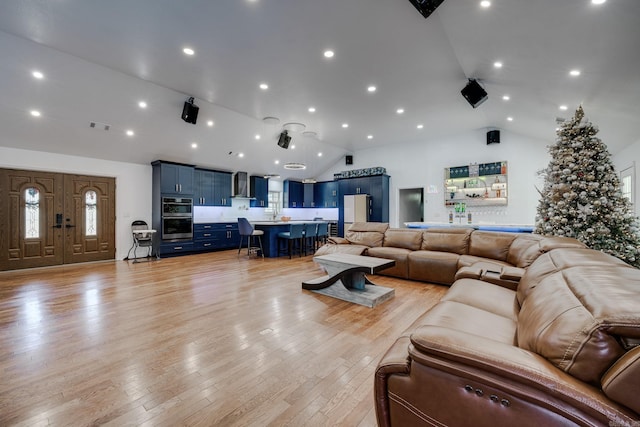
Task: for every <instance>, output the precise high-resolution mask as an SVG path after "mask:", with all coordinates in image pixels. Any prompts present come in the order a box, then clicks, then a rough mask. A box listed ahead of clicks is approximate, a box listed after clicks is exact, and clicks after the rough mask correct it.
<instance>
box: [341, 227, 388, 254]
mask: <svg viewBox="0 0 640 427" xmlns="http://www.w3.org/2000/svg"><path fill="white" fill-rule="evenodd" d="M388 228H389V224H388V223H386V222H354V223H353V224H351V227H349V229H348V230H347V232H346V233H345V234H344V237H345V238H346V239H347V240H348V241H349V243H352V244H355V245H364V246H368V247H370V248H375V247H378V246H382V242H383V240H384V233H385V231H387V229H388Z"/></svg>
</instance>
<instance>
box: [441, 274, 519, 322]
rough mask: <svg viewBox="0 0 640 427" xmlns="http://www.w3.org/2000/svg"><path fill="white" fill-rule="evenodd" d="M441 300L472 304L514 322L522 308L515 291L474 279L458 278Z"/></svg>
mask: <svg viewBox="0 0 640 427" xmlns="http://www.w3.org/2000/svg"><path fill="white" fill-rule="evenodd" d="M441 301H456V302H459V303H462V304H466V305H471V306H473V307H476V308H479V309H482V310H484V311H488V312H491V313H493V314H497V315H498V316H502V317H506V318H507V319H510V320H512V321H514V322H515V321H517V319H518V311H519V309H520V307H519V306H518V304H517V300H516V293H515V291H512V290H510V289H507V288H503V287H502V286H495V285H493V284H491V283H487V282H483V281H480V280H474V279H460V280H456V282H455V283H454V284H453V285H451V288H450V289H449V290H448V291H447V293H446V294H445V296H444V297H442V299H441Z"/></svg>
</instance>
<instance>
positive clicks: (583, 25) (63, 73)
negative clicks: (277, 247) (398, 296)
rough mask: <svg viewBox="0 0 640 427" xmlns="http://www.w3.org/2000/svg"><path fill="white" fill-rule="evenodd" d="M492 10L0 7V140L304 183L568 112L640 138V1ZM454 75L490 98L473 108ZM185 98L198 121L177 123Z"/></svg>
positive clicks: (115, 4) (196, 4)
mask: <svg viewBox="0 0 640 427" xmlns="http://www.w3.org/2000/svg"><path fill="white" fill-rule="evenodd" d="M491 3H492V4H491V5H490V6H489V7H487V8H485V7H482V6H481V5H480V1H479V0H445V1H444V3H442V5H441V6H440V7H439V8H438V9H437V10H436V11H435V12H434V13H433V14H432V15H431V16H430V17H429V18H427V19H424V18H423V17H422V16H421V15H420V14H419V13H418V11H416V9H415V8H414V7H413V6H412V5H411V3H410V2H409V1H407V0H321V1H319V0H316V1H311V0H253V1H252V0H220V1H218V0H216V1H210V0H188V1H174V0H109V1H87V0H55V1H41V0H37V1H36V0H3V1H2V2H0V58H1V60H0V77H1V78H0V91H1V92H0V93H2V96H0V128H1V129H2V131H1V132H0V146H8V147H16V148H24V149H30V150H39V151H47V152H56V153H63V154H72V155H79V156H86V157H94V158H99V159H109V160H118V161H126V162H134V163H142V164H148V163H149V162H151V161H152V160H156V159H164V160H171V161H178V162H185V163H191V164H196V165H200V166H205V167H212V168H218V169H223V170H230V171H235V170H245V171H249V172H251V173H259V174H281V175H283V177H299V178H304V177H314V176H316V175H318V174H320V173H322V172H323V171H325V170H326V169H327V168H328V167H330V166H331V165H333V164H334V163H336V162H337V161H339V160H340V159H341V158H342V157H343V156H344V155H345V154H348V153H352V152H354V151H356V150H361V149H366V148H367V147H376V146H381V145H397V146H401V145H404V144H408V143H419V142H424V143H431V144H437V140H438V138H440V137H442V136H450V135H456V134H460V135H465V134H467V135H468V134H469V132H473V131H484V130H488V129H505V130H509V131H511V132H513V133H517V134H522V135H526V136H529V137H533V138H537V139H540V140H541V141H549V142H551V141H553V139H554V137H555V128H556V126H557V125H556V119H557V118H558V117H560V118H563V117H568V116H570V115H571V114H572V111H574V110H575V108H576V107H577V106H578V105H580V104H582V105H583V106H584V108H585V111H586V114H587V116H588V117H589V118H590V119H591V120H592V121H593V122H594V123H595V124H597V125H598V126H599V127H600V130H601V132H600V137H601V138H602V139H603V141H604V142H605V143H607V144H608V146H609V148H610V150H611V151H612V152H616V151H618V150H620V149H621V148H622V147H624V146H626V145H628V144H631V143H634V142H638V141H640V137H639V136H638V130H637V128H638V117H639V116H640V106H639V105H640V102H639V101H640V77H639V76H640V73H639V72H638V70H640V55H638V48H637V46H638V45H640V25H638V24H639V23H640V2H639V1H637V0H609V1H607V2H605V3H604V4H600V5H596V4H593V3H592V1H591V0H562V1H558V0H536V1H525V0H520V1H514V0H508V1H507V0H492V1H491ZM185 47H188V48H191V49H193V51H194V54H193V55H186V54H185V53H183V49H184V48H185ZM327 50H332V51H333V52H334V56H333V57H332V58H326V57H325V56H324V52H325V51H327ZM496 62H500V63H501V64H502V67H500V68H498V67H496V66H495V63H496ZM36 70H37V71H40V72H41V73H42V74H43V78H41V79H37V78H34V77H33V75H32V72H33V71H36ZM572 70H577V71H579V72H580V74H579V75H578V76H572V75H570V71H572ZM468 78H475V79H478V80H479V81H480V83H481V85H482V86H483V87H484V88H485V89H486V91H487V92H488V94H489V99H488V100H487V101H486V102H485V103H483V104H482V105H480V106H478V107H477V108H475V109H474V108H472V107H471V106H470V105H469V104H468V103H467V102H466V101H465V100H464V98H463V97H462V96H461V95H460V90H461V89H462V88H463V87H464V86H465V84H466V83H467V79H468ZM261 83H266V84H267V85H268V89H266V90H263V89H260V87H259V85H260V84H261ZM370 86H375V88H376V90H375V91H370V90H369V87H370ZM505 95H507V96H508V97H509V100H503V96H505ZM189 97H194V98H195V104H196V105H198V106H199V107H200V111H199V115H198V121H197V123H196V125H193V124H189V123H186V122H184V121H183V120H181V118H180V114H181V112H182V107H183V103H184V102H185V101H186V100H187V99H188V98H189ZM140 101H144V102H146V105H147V106H146V108H141V107H140V106H139V102H140ZM560 106H566V110H561V109H560ZM310 107H314V108H315V112H310V111H309V108H310ZM399 109H403V110H404V112H403V113H398V110H399ZM33 110H37V111H39V112H40V116H39V117H34V116H32V115H31V112H32V111H33ZM264 117H275V118H277V119H278V120H277V121H274V120H271V121H267V122H265V121H264V120H263V118H264ZM508 118H511V119H512V120H508ZM209 121H211V122H212V126H209V125H208V122H209ZM92 122H93V123H96V125H95V126H94V127H91V126H90V123H92ZM274 122H275V123H274ZM289 122H295V123H302V124H303V125H304V129H303V130H304V132H305V133H302V132H301V130H302V127H300V126H298V127H290V129H292V132H290V135H291V136H292V141H291V143H292V144H293V145H295V149H292V148H289V149H288V150H284V149H282V148H280V147H278V146H277V144H276V140H277V135H278V134H279V133H280V132H281V131H282V129H283V126H284V125H285V124H286V123H289ZM343 124H348V127H343ZM105 125H108V128H109V129H108V130H104V128H105ZM419 125H420V127H419ZM287 127H289V126H287ZM128 130H129V131H132V132H133V135H127V134H126V131H128ZM257 135H259V136H260V139H256V136H257ZM194 143H195V144H197V147H196V148H192V144H194ZM320 152H321V153H322V156H321V157H319V156H318V153H320ZM276 161H279V163H278V164H276V163H275V162H276ZM287 162H302V163H305V164H306V165H307V166H308V167H307V169H306V170H304V171H298V172H292V171H286V170H284V169H283V165H284V164H285V163H287ZM383 163H384V161H383V159H381V162H380V164H381V165H382V164H383Z"/></svg>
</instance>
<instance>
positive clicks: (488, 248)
mask: <svg viewBox="0 0 640 427" xmlns="http://www.w3.org/2000/svg"><path fill="white" fill-rule="evenodd" d="M516 237H517V235H516V234H514V233H503V232H499V231H474V232H473V233H471V239H470V241H469V255H475V256H478V257H482V258H489V259H496V260H499V261H507V255H508V254H509V247H510V246H511V242H513V240H514V239H515V238H516Z"/></svg>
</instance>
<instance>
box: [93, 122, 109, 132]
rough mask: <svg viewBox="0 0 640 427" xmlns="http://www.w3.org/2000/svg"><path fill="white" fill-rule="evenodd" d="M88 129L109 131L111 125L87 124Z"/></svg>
mask: <svg viewBox="0 0 640 427" xmlns="http://www.w3.org/2000/svg"><path fill="white" fill-rule="evenodd" d="M89 127H90V128H94V129H98V130H109V129H110V128H111V125H108V124H106V123H100V122H89Z"/></svg>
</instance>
